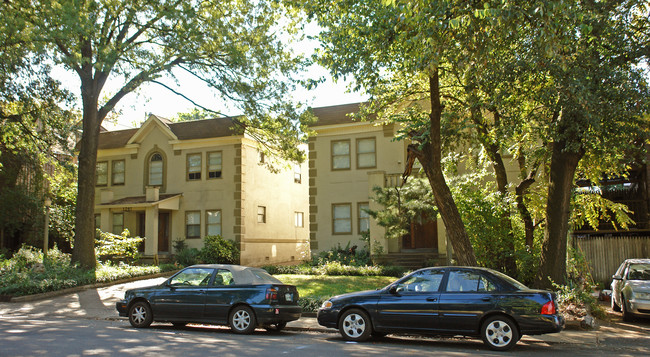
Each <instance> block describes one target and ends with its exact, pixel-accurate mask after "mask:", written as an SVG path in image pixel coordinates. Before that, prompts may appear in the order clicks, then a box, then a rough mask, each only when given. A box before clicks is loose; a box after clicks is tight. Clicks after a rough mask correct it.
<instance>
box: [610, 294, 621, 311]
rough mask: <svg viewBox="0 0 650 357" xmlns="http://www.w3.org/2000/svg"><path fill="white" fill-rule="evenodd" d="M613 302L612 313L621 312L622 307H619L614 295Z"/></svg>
mask: <svg viewBox="0 0 650 357" xmlns="http://www.w3.org/2000/svg"><path fill="white" fill-rule="evenodd" d="M611 300H612V311H614V312H621V307H620V306H618V304H617V303H616V300H615V299H614V294H612V298H611Z"/></svg>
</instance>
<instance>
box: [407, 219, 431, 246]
mask: <svg viewBox="0 0 650 357" xmlns="http://www.w3.org/2000/svg"><path fill="white" fill-rule="evenodd" d="M437 242H438V222H437V221H436V220H430V221H424V222H423V223H417V222H411V233H410V234H408V235H406V236H404V237H403V238H402V249H434V248H437Z"/></svg>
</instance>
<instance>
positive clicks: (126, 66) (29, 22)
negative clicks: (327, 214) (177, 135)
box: [0, 0, 302, 268]
mask: <svg viewBox="0 0 650 357" xmlns="http://www.w3.org/2000/svg"><path fill="white" fill-rule="evenodd" d="M0 11H1V12H2V13H3V14H6V16H8V17H11V18H13V19H15V23H16V24H18V25H17V26H16V27H14V28H12V30H13V32H11V36H12V37H14V38H16V39H17V43H19V44H27V45H29V46H31V45H33V46H34V47H38V49H39V50H42V52H40V53H42V55H43V56H45V58H47V59H48V60H49V61H50V62H51V63H53V64H62V65H64V66H65V67H66V68H68V69H69V70H71V71H73V72H74V73H75V74H76V75H77V76H78V77H79V79H80V83H81V88H80V92H79V93H78V94H79V97H80V99H81V103H82V108H83V109H82V115H83V121H82V123H83V134H82V138H81V141H80V152H79V175H78V176H79V180H78V200H77V210H76V219H75V227H76V233H75V245H74V251H73V261H75V262H79V263H81V264H82V265H83V266H84V267H87V268H94V265H95V257H94V249H93V242H94V236H95V235H94V223H93V212H94V177H95V166H96V157H97V145H98V137H99V128H100V125H101V123H102V120H103V119H104V118H105V117H106V116H107V115H108V114H109V113H110V112H111V111H112V110H113V108H114V107H115V105H116V104H117V103H118V102H119V101H120V100H121V99H122V98H124V96H126V95H128V94H129V93H131V92H133V91H134V90H136V89H137V88H138V87H139V86H140V85H141V84H143V83H145V82H153V83H158V84H160V85H163V86H166V87H168V88H170V89H172V90H173V88H172V87H171V86H169V85H167V84H166V83H164V82H163V81H162V80H161V78H163V77H164V76H166V75H171V74H173V72H172V71H173V70H174V69H176V70H183V71H186V72H188V73H189V74H191V75H192V76H195V77H197V78H199V79H201V80H203V81H205V82H206V83H207V84H208V85H209V86H210V87H211V88H213V89H214V90H215V91H216V92H218V93H220V94H221V96H222V98H223V99H224V100H227V101H230V102H231V103H232V105H234V106H235V107H237V108H238V109H239V110H241V112H242V113H243V114H244V116H243V117H241V119H240V123H241V125H243V126H246V127H247V128H250V129H255V128H257V129H262V130H257V131H255V133H256V134H257V135H258V137H259V139H260V140H261V141H262V142H263V143H264V144H265V145H266V146H267V147H270V148H273V149H277V150H278V151H279V152H282V153H283V155H284V156H286V157H289V158H293V159H300V158H301V156H302V153H301V152H300V151H299V150H298V149H297V147H298V145H296V144H297V142H299V141H300V135H299V131H300V127H301V123H300V120H299V116H298V113H297V111H296V110H295V104H293V103H291V101H290V100H289V99H290V96H289V95H288V93H289V91H290V90H291V89H293V86H294V84H295V82H294V81H293V79H292V73H293V71H294V70H295V69H296V68H299V67H300V66H301V65H302V59H300V58H298V57H295V56H293V55H292V54H291V52H290V51H288V50H287V45H286V44H285V43H284V38H283V36H285V35H287V36H290V35H291V33H292V31H293V30H292V25H293V20H292V19H291V17H289V16H287V12H286V11H285V9H284V8H283V6H282V5H281V4H279V3H278V2H275V1H250V0H227V1H222V0H219V1H216V0H207V1H184V0H134V1H115V0H97V1H92V0H86V1H72V0H57V1H54V0H41V1H27V0H17V1H8V2H7V1H5V2H2V4H0ZM30 51H31V50H30ZM108 82H111V83H118V84H119V85H118V89H117V90H116V91H115V92H112V93H107V92H106V90H105V86H106V84H107V83H108ZM177 93H179V94H183V93H180V92H179V91H177ZM184 95H185V96H186V97H187V96H188V94H184ZM215 107H217V105H215Z"/></svg>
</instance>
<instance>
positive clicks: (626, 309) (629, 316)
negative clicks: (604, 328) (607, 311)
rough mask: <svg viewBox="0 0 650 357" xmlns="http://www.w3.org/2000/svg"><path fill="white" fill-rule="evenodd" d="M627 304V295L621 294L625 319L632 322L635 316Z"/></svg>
mask: <svg viewBox="0 0 650 357" xmlns="http://www.w3.org/2000/svg"><path fill="white" fill-rule="evenodd" d="M627 304H628V302H627V300H625V295H623V294H621V311H622V312H623V321H625V322H630V321H632V320H633V316H632V313H631V312H630V309H629V307H628V306H627Z"/></svg>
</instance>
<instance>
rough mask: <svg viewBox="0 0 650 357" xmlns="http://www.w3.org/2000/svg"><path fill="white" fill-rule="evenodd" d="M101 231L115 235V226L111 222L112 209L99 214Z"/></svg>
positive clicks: (103, 209)
mask: <svg viewBox="0 0 650 357" xmlns="http://www.w3.org/2000/svg"><path fill="white" fill-rule="evenodd" d="M99 214H100V218H99V229H101V231H102V232H108V233H113V224H112V221H111V218H112V217H111V210H110V208H102V209H101V210H100V212H99Z"/></svg>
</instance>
